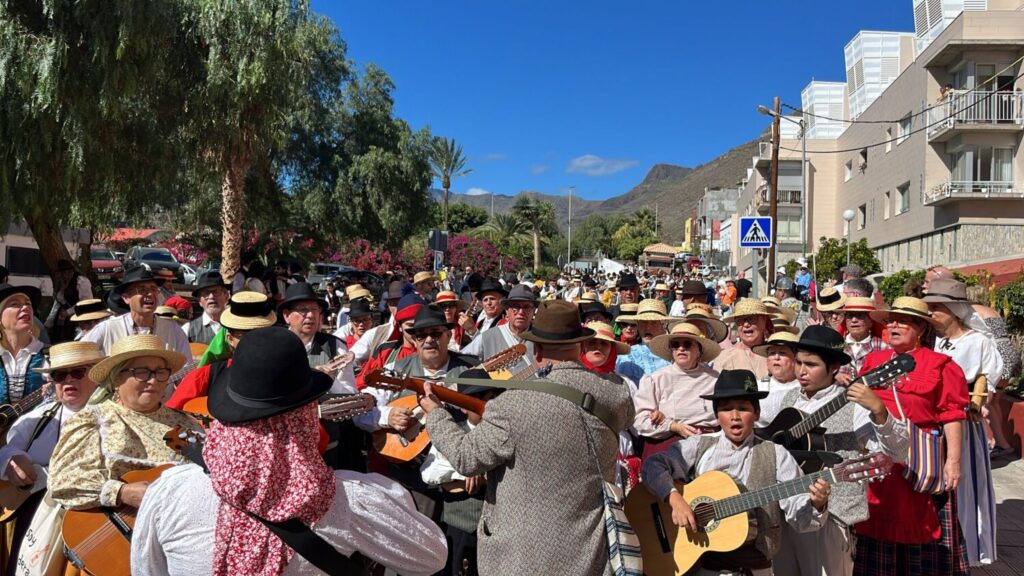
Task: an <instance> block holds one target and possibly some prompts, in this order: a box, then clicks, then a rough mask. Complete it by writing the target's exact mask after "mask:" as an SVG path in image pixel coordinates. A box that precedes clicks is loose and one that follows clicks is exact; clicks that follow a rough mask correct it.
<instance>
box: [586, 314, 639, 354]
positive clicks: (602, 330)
mask: <svg viewBox="0 0 1024 576" xmlns="http://www.w3.org/2000/svg"><path fill="white" fill-rule="evenodd" d="M587 328H590V329H591V330H593V331H594V339H595V340H605V341H608V342H611V343H612V345H614V346H615V351H616V352H618V353H619V354H629V344H626V343H625V342H619V341H618V340H616V339H615V331H614V330H612V327H611V326H610V325H609V324H606V323H604V322H588V323H587Z"/></svg>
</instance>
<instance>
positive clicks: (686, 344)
mask: <svg viewBox="0 0 1024 576" xmlns="http://www.w3.org/2000/svg"><path fill="white" fill-rule="evenodd" d="M668 347H669V348H671V349H673V350H675V349H676V348H682V349H683V350H689V349H690V348H696V347H697V343H696V342H693V341H692V340H671V341H669V343H668Z"/></svg>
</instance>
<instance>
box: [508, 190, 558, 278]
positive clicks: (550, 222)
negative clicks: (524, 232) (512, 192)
mask: <svg viewBox="0 0 1024 576" xmlns="http://www.w3.org/2000/svg"><path fill="white" fill-rule="evenodd" d="M512 213H513V214H515V216H516V218H518V219H519V220H520V221H521V222H523V223H524V224H525V225H526V226H527V227H529V229H530V232H531V233H532V234H533V271H534V272H536V271H537V270H538V269H539V268H540V238H541V235H542V234H543V233H544V231H545V230H550V229H551V228H552V227H553V226H554V224H555V207H554V205H553V204H551V203H550V202H541V201H539V200H536V199H533V198H530V197H529V196H520V197H519V199H517V200H516V203H515V204H514V205H513V206H512Z"/></svg>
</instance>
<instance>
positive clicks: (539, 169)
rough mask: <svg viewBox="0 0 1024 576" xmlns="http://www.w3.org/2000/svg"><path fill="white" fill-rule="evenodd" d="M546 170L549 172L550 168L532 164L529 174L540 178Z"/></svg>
mask: <svg viewBox="0 0 1024 576" xmlns="http://www.w3.org/2000/svg"><path fill="white" fill-rule="evenodd" d="M548 170H551V166H549V165H547V164H534V165H533V166H531V167H530V174H533V175H534V176H540V175H541V174H543V173H545V172H547V171H548Z"/></svg>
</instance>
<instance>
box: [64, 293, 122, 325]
mask: <svg viewBox="0 0 1024 576" xmlns="http://www.w3.org/2000/svg"><path fill="white" fill-rule="evenodd" d="M113 315H114V313H113V312H111V311H110V310H107V305H106V304H104V303H103V301H102V300H99V299H98V298H89V299H88V300H81V301H79V302H78V303H77V304H75V315H74V316H72V317H71V318H70V320H71V321H72V322H88V321H90V320H103V319H104V318H110V317H111V316H113Z"/></svg>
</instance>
